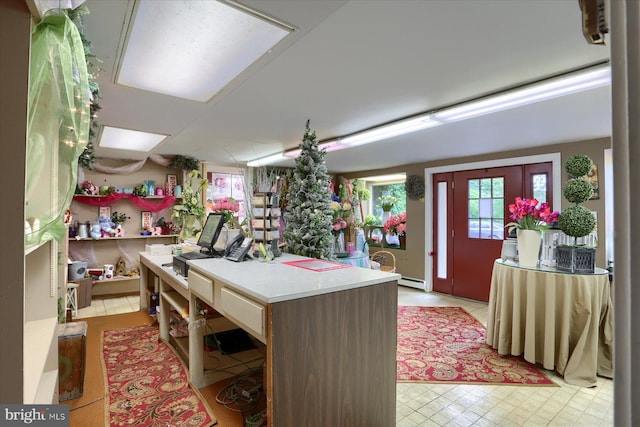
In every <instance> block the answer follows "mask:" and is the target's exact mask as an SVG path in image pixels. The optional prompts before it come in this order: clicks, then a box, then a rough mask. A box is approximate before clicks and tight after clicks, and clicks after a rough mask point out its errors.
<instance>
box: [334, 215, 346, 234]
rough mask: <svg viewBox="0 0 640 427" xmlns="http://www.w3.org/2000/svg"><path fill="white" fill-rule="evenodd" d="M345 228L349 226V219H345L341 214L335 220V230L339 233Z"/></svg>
mask: <svg viewBox="0 0 640 427" xmlns="http://www.w3.org/2000/svg"><path fill="white" fill-rule="evenodd" d="M345 228H347V221H345V220H344V219H343V218H342V217H340V216H339V217H337V218H335V219H334V220H333V231H335V232H336V233H339V232H340V231H341V230H344V229H345Z"/></svg>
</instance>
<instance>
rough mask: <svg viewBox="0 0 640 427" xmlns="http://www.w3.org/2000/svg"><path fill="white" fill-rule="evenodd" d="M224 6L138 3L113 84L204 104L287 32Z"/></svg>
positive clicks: (166, 0)
mask: <svg viewBox="0 0 640 427" xmlns="http://www.w3.org/2000/svg"><path fill="white" fill-rule="evenodd" d="M226 3H228V4H225V3H222V2H219V1H187V2H184V1H175V0H139V2H138V7H137V10H136V12H135V16H134V18H133V19H134V23H133V26H132V29H131V31H130V34H129V38H128V43H127V46H126V50H125V54H124V57H123V58H122V61H121V66H120V69H119V73H118V77H117V79H116V82H117V83H118V84H122V85H125V86H131V87H135V88H138V89H143V90H148V91H152V92H157V93H162V94H165V95H171V96H176V97H179V98H186V99H190V100H193V101H200V102H206V101H208V100H209V99H211V98H212V97H213V96H214V95H215V94H216V93H217V92H219V91H220V90H221V89H222V88H223V87H225V86H226V85H227V84H229V82H231V81H232V80H233V79H234V78H235V77H236V76H238V75H239V74H240V73H242V72H243V71H244V70H245V69H246V68H248V67H249V66H250V65H251V64H253V63H254V62H255V61H256V60H257V59H259V58H260V57H261V56H263V55H264V54H265V53H267V52H268V51H269V50H270V49H272V48H273V47H274V46H275V45H276V44H277V43H278V42H279V41H281V40H282V39H283V38H284V37H286V36H287V35H288V34H289V33H290V32H291V31H292V29H291V28H288V27H285V26H284V25H282V24H279V23H276V22H275V21H273V20H267V18H265V17H258V16H259V15H257V14H254V13H248V12H249V11H248V9H246V8H245V7H243V6H239V5H238V7H233V6H229V4H233V3H231V2H226Z"/></svg>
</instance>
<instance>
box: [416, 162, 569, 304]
mask: <svg viewBox="0 0 640 427" xmlns="http://www.w3.org/2000/svg"><path fill="white" fill-rule="evenodd" d="M544 162H551V168H552V170H553V177H554V179H553V203H552V205H551V206H552V207H554V206H555V207H556V208H555V210H557V211H559V210H560V205H561V200H562V186H561V184H560V183H561V181H562V179H561V166H562V155H561V153H548V154H537V155H533V156H522V157H508V158H503V159H494V160H485V161H479V162H469V163H457V164H451V165H446V166H436V167H432V168H425V169H424V182H425V198H424V231H425V253H424V257H425V259H424V279H425V280H424V284H425V287H424V289H425V292H431V291H433V280H432V279H433V276H432V272H433V256H431V255H429V254H430V253H433V224H432V220H433V215H432V213H433V182H432V181H433V175H434V174H437V173H445V172H458V171H464V170H473V169H484V168H495V167H502V166H514V165H524V164H528V163H544Z"/></svg>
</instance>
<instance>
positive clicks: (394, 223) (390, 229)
mask: <svg viewBox="0 0 640 427" xmlns="http://www.w3.org/2000/svg"><path fill="white" fill-rule="evenodd" d="M383 229H384V231H385V233H387V234H391V235H397V236H404V235H405V234H406V232H407V213H406V212H402V213H399V214H398V215H391V217H390V218H389V219H388V220H387V221H386V222H385V223H384V225H383Z"/></svg>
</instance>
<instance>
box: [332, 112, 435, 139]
mask: <svg viewBox="0 0 640 427" xmlns="http://www.w3.org/2000/svg"><path fill="white" fill-rule="evenodd" d="M439 124H440V123H438V122H436V121H434V120H432V118H431V115H430V114H426V115H422V116H419V117H414V118H411V119H407V120H402V121H399V122H394V123H391V124H389V125H384V126H380V127H378V128H375V129H371V130H365V131H362V132H358V133H356V134H353V135H350V136H347V137H344V138H340V144H344V145H348V146H351V147H355V146H358V145H363V144H368V143H370V142H375V141H380V140H383V139H388V138H391V137H394V136H399V135H405V134H407V133H411V132H415V131H418V130H423V129H427V128H430V127H434V126H438V125H439Z"/></svg>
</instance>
